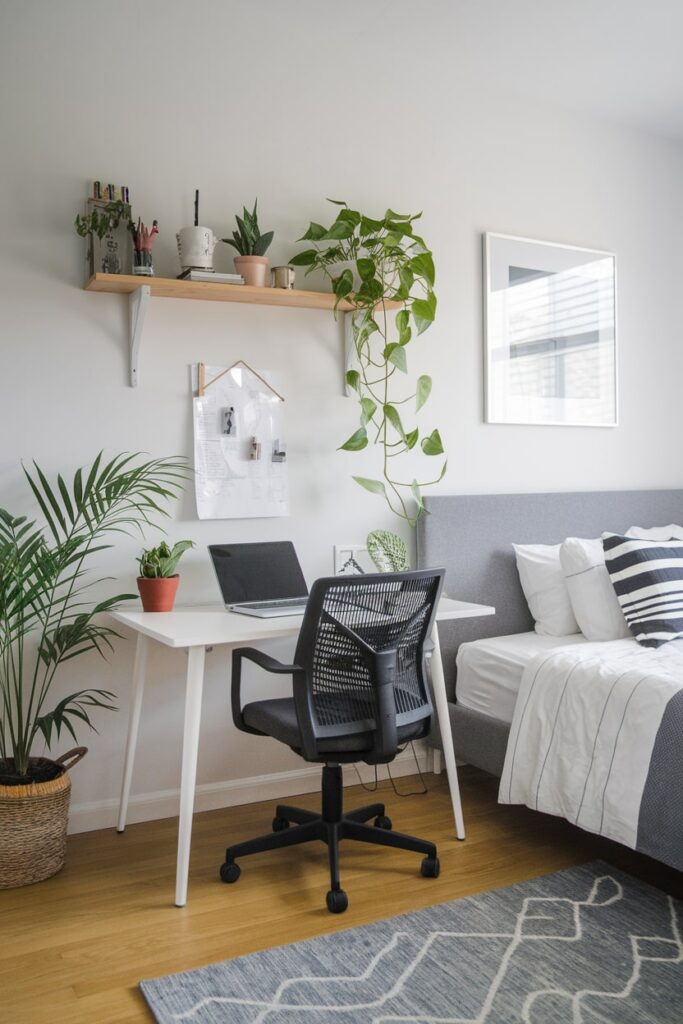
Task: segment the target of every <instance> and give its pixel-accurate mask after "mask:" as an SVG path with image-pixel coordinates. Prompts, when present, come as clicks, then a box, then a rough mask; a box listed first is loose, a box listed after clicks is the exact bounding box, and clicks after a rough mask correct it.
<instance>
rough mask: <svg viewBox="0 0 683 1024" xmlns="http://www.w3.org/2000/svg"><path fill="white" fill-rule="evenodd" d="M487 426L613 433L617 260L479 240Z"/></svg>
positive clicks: (555, 247) (528, 242) (501, 238)
mask: <svg viewBox="0 0 683 1024" xmlns="http://www.w3.org/2000/svg"><path fill="white" fill-rule="evenodd" d="M484 341H485V353H486V367H485V389H486V394H485V408H486V412H485V418H486V422H487V423H526V424H545V425H549V426H594V427H615V426H616V425H617V358H616V257H615V255H614V253H610V252H601V251H599V250H594V249H581V248H578V247H576V246H570V245H559V244H555V243H551V242H538V241H534V240H533V239H529V238H517V237H515V236H512V235H498V234H492V233H487V234H485V235H484Z"/></svg>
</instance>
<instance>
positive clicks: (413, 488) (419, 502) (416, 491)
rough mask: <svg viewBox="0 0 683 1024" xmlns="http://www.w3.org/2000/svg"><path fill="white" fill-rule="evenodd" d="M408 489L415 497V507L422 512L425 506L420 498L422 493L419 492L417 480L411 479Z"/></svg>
mask: <svg viewBox="0 0 683 1024" xmlns="http://www.w3.org/2000/svg"><path fill="white" fill-rule="evenodd" d="M410 490H411V493H412V495H413V497H414V498H415V501H416V502H417V507H418V508H419V510H420V512H422V511H423V510H424V507H425V506H424V501H423V500H422V494H421V493H420V485H419V484H418V482H417V480H413V482H412V484H411V485H410Z"/></svg>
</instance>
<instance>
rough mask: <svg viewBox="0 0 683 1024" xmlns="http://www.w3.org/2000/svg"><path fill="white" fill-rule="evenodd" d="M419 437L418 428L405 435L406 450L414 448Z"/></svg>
mask: <svg viewBox="0 0 683 1024" xmlns="http://www.w3.org/2000/svg"><path fill="white" fill-rule="evenodd" d="M419 436H420V431H419V428H418V427H415V430H411V431H409V432H408V433H407V434H406V447H407V448H408V449H412V448H414V447H415V445H416V444H417V439H418V437H419Z"/></svg>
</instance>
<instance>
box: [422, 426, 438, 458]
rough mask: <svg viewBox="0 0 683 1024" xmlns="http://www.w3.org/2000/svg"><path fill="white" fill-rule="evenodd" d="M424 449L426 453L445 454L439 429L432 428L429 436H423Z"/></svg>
mask: <svg viewBox="0 0 683 1024" xmlns="http://www.w3.org/2000/svg"><path fill="white" fill-rule="evenodd" d="M422 451H423V452H424V453H425V455H443V444H442V443H441V434H440V433H439V431H438V430H432V432H431V434H430V435H429V437H425V438H423V440H422Z"/></svg>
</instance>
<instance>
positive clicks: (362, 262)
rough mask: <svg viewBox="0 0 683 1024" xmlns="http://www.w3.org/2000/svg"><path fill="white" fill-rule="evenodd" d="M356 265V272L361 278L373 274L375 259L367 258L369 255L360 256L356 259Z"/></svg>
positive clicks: (370, 276)
mask: <svg viewBox="0 0 683 1024" xmlns="http://www.w3.org/2000/svg"><path fill="white" fill-rule="evenodd" d="M356 266H357V267H358V273H359V274H360V276H361V278H362V279H363V280H366V279H367V278H372V277H374V276H375V261H374V260H371V259H369V257H367V256H361V258H360V259H358V260H356Z"/></svg>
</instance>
